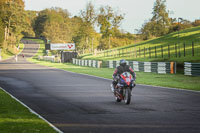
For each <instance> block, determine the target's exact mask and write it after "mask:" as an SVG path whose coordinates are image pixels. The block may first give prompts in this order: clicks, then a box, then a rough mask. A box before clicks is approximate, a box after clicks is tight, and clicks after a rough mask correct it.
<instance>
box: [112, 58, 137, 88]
mask: <svg viewBox="0 0 200 133" xmlns="http://www.w3.org/2000/svg"><path fill="white" fill-rule="evenodd" d="M119 64H120V66H118V67H117V68H116V69H115V71H114V73H113V82H112V87H111V88H112V91H113V92H114V90H115V86H116V85H117V82H118V77H119V75H121V74H122V73H124V72H130V74H131V75H132V76H133V80H135V79H136V74H135V72H134V71H133V69H132V68H131V67H130V66H129V65H127V64H126V60H124V59H122V60H120V62H119ZM134 86H135V84H134Z"/></svg>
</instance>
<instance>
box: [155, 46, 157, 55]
mask: <svg viewBox="0 0 200 133" xmlns="http://www.w3.org/2000/svg"><path fill="white" fill-rule="evenodd" d="M155 58H157V50H156V46H155Z"/></svg>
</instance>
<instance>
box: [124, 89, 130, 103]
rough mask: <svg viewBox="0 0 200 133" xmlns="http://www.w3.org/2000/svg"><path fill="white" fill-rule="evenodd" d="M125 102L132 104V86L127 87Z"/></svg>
mask: <svg viewBox="0 0 200 133" xmlns="http://www.w3.org/2000/svg"><path fill="white" fill-rule="evenodd" d="M124 102H125V104H130V102H131V89H130V88H126V89H125V97H124Z"/></svg>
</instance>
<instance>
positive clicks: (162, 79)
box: [29, 58, 200, 91]
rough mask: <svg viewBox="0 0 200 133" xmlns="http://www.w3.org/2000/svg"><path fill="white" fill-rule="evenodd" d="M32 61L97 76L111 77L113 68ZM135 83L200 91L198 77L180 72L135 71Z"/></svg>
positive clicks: (199, 78) (32, 60)
mask: <svg viewBox="0 0 200 133" xmlns="http://www.w3.org/2000/svg"><path fill="white" fill-rule="evenodd" d="M29 61H31V62H33V63H37V64H40V65H45V66H49V67H54V68H58V69H63V70H67V71H71V72H76V73H82V74H89V75H94V76H98V77H103V78H108V79H112V74H113V71H114V69H110V68H91V67H81V66H76V65H73V64H70V63H52V62H47V61H39V60H37V59H36V58H32V59H29ZM136 75H137V80H136V83H137V84H146V85H155V86H163V87H172V88H181V89H188V90H196V91H200V87H199V86H200V82H199V81H200V77H192V76H184V75H182V74H157V73H145V72H136Z"/></svg>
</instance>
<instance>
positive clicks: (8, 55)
mask: <svg viewBox="0 0 200 133" xmlns="http://www.w3.org/2000/svg"><path fill="white" fill-rule="evenodd" d="M23 48H24V44H23V43H20V44H19V52H18V53H20V52H21V51H22V50H23ZM14 55H15V54H13V53H12V52H10V51H8V50H2V52H1V56H2V59H3V60H6V59H9V58H11V57H12V56H14Z"/></svg>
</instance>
